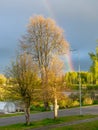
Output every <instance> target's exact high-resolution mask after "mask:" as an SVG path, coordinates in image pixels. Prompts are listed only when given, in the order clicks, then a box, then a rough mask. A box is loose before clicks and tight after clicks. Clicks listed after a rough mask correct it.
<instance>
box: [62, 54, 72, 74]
mask: <svg viewBox="0 0 98 130" xmlns="http://www.w3.org/2000/svg"><path fill="white" fill-rule="evenodd" d="M64 59H65V60H64V63H65V71H66V72H68V71H74V66H73V63H72V59H71V54H70V52H68V53H67V54H65V55H64Z"/></svg>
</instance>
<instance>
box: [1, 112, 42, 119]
mask: <svg viewBox="0 0 98 130" xmlns="http://www.w3.org/2000/svg"><path fill="white" fill-rule="evenodd" d="M39 112H40V111H32V112H31V114H33V113H39ZM20 115H24V112H16V113H8V114H0V118H3V117H12V116H20Z"/></svg>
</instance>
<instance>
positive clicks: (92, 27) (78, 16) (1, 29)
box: [0, 0, 98, 72]
mask: <svg viewBox="0 0 98 130" xmlns="http://www.w3.org/2000/svg"><path fill="white" fill-rule="evenodd" d="M97 6H98V0H94V1H93V0H74V1H73V0H60V1H57V0H36V1H35V0H29V1H28V0H1V1H0V66H2V67H3V68H4V66H7V65H8V64H9V62H10V61H11V59H12V58H13V57H14V56H15V51H16V49H17V46H18V42H19V41H18V40H19V39H20V38H21V35H23V34H24V33H25V30H26V26H27V24H28V21H29V18H30V17H31V16H33V15H35V14H39V15H40V14H42V15H44V16H46V17H52V18H54V19H55V20H56V22H57V24H58V25H59V26H60V27H62V28H63V30H64V32H65V37H66V38H67V40H68V41H69V43H70V47H71V48H72V49H77V50H78V51H79V53H80V64H81V69H82V70H88V69H89V66H90V64H91V62H90V59H89V56H88V52H91V51H95V47H96V39H98V7H97ZM76 59H77V58H75V57H73V62H75V63H74V64H75V66H76V65H77V64H78V61H77V60H76ZM76 68H77V67H76ZM0 72H2V70H1V69H0Z"/></svg>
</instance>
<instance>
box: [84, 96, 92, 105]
mask: <svg viewBox="0 0 98 130" xmlns="http://www.w3.org/2000/svg"><path fill="white" fill-rule="evenodd" d="M91 104H93V100H92V99H91V98H90V97H87V98H85V99H84V101H83V105H91Z"/></svg>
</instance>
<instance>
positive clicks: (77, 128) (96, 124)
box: [51, 120, 98, 130]
mask: <svg viewBox="0 0 98 130" xmlns="http://www.w3.org/2000/svg"><path fill="white" fill-rule="evenodd" d="M51 130H98V120H97V121H92V122H87V123H81V124H77V125H72V126H64V127H60V128H55V129H51Z"/></svg>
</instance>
